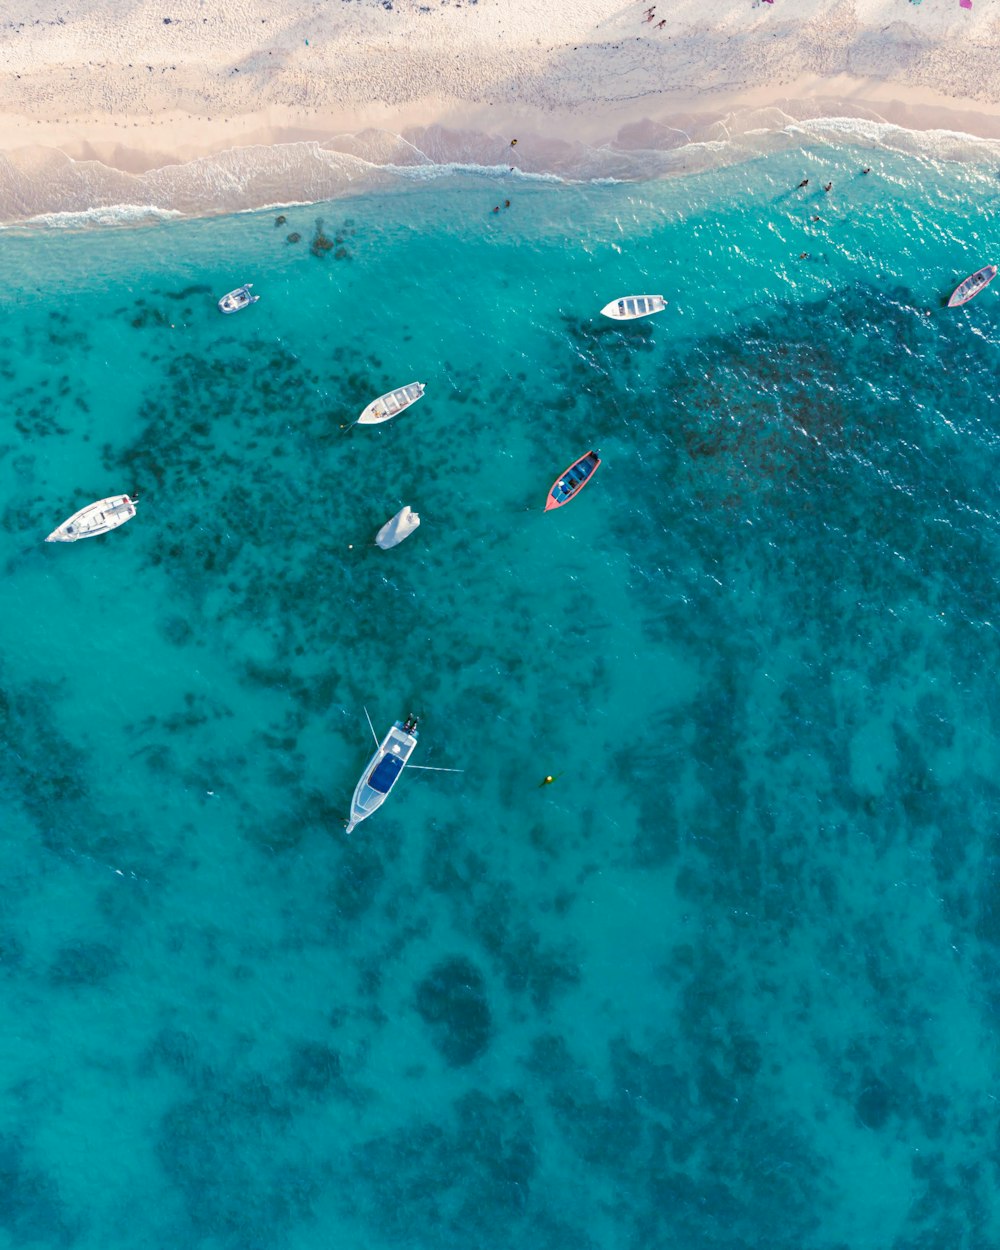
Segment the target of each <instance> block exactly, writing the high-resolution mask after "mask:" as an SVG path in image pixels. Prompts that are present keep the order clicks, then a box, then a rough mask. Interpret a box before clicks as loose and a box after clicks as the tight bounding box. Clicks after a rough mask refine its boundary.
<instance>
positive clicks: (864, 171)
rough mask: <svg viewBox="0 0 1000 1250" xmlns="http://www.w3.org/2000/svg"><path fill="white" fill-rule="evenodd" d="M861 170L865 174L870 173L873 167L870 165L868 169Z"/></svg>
mask: <svg viewBox="0 0 1000 1250" xmlns="http://www.w3.org/2000/svg"><path fill="white" fill-rule="evenodd" d="M861 172H862V173H863V174H870V173H871V172H872V167H871V165H869V166H868V168H867V169H863V170H862V171H861Z"/></svg>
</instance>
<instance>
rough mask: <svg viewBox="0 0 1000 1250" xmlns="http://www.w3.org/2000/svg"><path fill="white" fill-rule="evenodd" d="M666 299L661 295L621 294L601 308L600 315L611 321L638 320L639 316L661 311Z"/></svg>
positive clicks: (651, 314)
mask: <svg viewBox="0 0 1000 1250" xmlns="http://www.w3.org/2000/svg"><path fill="white" fill-rule="evenodd" d="M666 306H667V301H666V300H665V299H664V298H663V296H662V295H623V296H622V297H621V299H613V300H612V301H611V303H610V304H605V305H604V307H603V308H602V309H601V316H602V317H610V318H611V319H612V321H638V320H639V318H640V317H652V316H653V315H654V314H655V313H661V312H663V310H664V308H666Z"/></svg>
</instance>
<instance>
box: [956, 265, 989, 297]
mask: <svg viewBox="0 0 1000 1250" xmlns="http://www.w3.org/2000/svg"><path fill="white" fill-rule="evenodd" d="M996 276H997V267H996V265H984V266H983V267H982V269H977V270H976V272H975V273H974V274H970V275H969V277H968V278H966V279H965V281H964V282H960V283H959V284H958V286H957V287H955V289H954V291H952V293H951V299H950V300H949V301H948V307H949V308H957V307H958V306H959V304H967V303H968V302H969V300H970V299H972V298H973V296H976V295H978V294H979V292H980V291H981V290H983V288H984V287H988V286H989V284H990V283H991V282H992V281H993V279H994V278H995V277H996Z"/></svg>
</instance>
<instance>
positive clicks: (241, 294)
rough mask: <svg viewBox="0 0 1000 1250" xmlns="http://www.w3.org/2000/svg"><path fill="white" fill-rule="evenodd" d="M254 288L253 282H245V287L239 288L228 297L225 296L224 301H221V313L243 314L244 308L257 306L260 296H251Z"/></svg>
mask: <svg viewBox="0 0 1000 1250" xmlns="http://www.w3.org/2000/svg"><path fill="white" fill-rule="evenodd" d="M252 286H253V283H252V282H245V283H244V284H243V286H238V287H237V288H236V290H235V291H230V292H229V293H228V294H227V295H223V297H222V299H220V300H219V312H221V313H234V312H242V311H243V309H244V308H249V307H250V305H251V304H256V303H257V301H258V300H259V299H260V296H259V295H251V294H250V288H251V287H252Z"/></svg>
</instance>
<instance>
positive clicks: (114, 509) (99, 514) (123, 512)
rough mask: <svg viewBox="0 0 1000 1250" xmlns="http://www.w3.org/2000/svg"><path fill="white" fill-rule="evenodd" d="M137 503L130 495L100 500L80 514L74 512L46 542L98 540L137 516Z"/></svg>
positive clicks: (113, 496)
mask: <svg viewBox="0 0 1000 1250" xmlns="http://www.w3.org/2000/svg"><path fill="white" fill-rule="evenodd" d="M136 503H138V500H136V499H130V498H129V497H128V495H110V496H109V497H108V498H107V499H98V500H97V502H96V503H89V504H87V506H86V507H85V508H81V509H80V511H79V512H74V513H73V515H72V516H71V517H70V518H69V520H67V521H63V523H62V525H60V526H59V527H58V528H57V529H54V530H53V531H52V533H51V534H50V535H49V536H48V538H46V540H45V541H46V542H47V543H75V542H76V541H77V539H79V538H96V537H97V535H98V534H106V533H107V532H108V530H113V529H117V528H118V526H119V525H124V524H125V522H126V521H130V520H131V519H132V517H134V516H135V505H136Z"/></svg>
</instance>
